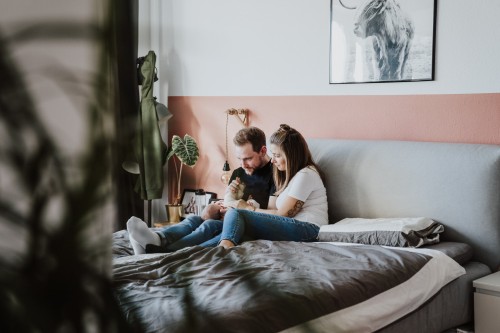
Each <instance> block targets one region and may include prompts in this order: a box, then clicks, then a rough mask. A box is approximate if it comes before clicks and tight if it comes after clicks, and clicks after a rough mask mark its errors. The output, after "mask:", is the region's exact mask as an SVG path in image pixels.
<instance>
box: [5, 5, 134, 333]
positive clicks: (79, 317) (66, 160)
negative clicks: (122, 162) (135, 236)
mask: <svg viewBox="0 0 500 333" xmlns="http://www.w3.org/2000/svg"><path fill="white" fill-rule="evenodd" d="M104 3H105V4H106V5H105V6H104V5H103V6H104V7H106V8H105V10H104V12H105V15H104V19H103V20H102V21H101V22H100V23H88V22H84V23H79V22H68V21H60V22H54V21H51V22H31V23H29V24H28V23H25V24H24V25H23V26H18V27H17V29H16V30H11V31H9V33H8V34H7V33H3V31H1V30H0V73H2V74H1V75H2V80H0V185H1V192H0V239H1V241H0V330H1V331H2V332H51V333H53V332H128V331H131V329H130V328H129V327H128V326H127V324H126V321H125V319H124V318H123V315H122V314H121V311H120V309H119V307H118V304H117V301H116V299H115V296H114V293H113V288H112V283H111V276H110V273H109V266H110V257H109V253H110V234H111V232H110V230H111V228H110V227H109V225H110V223H111V221H110V219H112V218H113V215H114V212H113V211H114V205H113V204H114V202H113V200H114V191H113V186H112V170H113V168H112V166H113V149H114V147H115V145H116V142H115V141H114V140H115V139H114V138H115V128H114V124H115V119H114V117H115V112H116V108H117V105H116V103H115V102H116V100H117V97H116V94H117V93H118V89H116V87H115V86H114V82H115V79H116V78H117V73H116V70H117V69H116V66H115V63H114V60H115V57H116V54H115V52H114V50H115V46H116V45H115V44H116V43H117V42H118V41H117V40H116V35H115V33H116V30H117V29H119V25H120V24H124V23H125V24H126V22H121V21H120V14H119V13H120V9H123V8H124V6H126V4H127V3H130V2H129V1H122V2H120V1H117V0H109V1H105V2H104ZM66 40H67V41H68V42H75V40H77V41H83V42H85V43H90V44H94V45H96V46H97V47H96V49H97V50H98V56H97V58H98V60H96V63H97V64H96V66H95V69H96V70H95V74H94V75H93V76H94V79H93V80H92V81H91V82H84V83H82V82H81V81H82V79H81V78H78V77H75V76H74V75H73V73H72V72H70V71H67V70H65V69H64V67H59V68H54V69H53V70H52V71H50V73H51V75H52V76H53V77H52V79H53V80H54V81H57V82H55V84H56V85H58V86H59V87H60V89H61V91H63V94H64V95H65V96H66V97H67V98H68V99H70V100H71V99H74V98H82V97H83V98H84V99H85V100H86V102H85V104H86V105H87V107H86V109H85V110H84V111H82V110H79V111H81V114H80V115H79V120H80V121H82V122H83V123H84V126H83V128H85V130H86V133H85V134H84V135H83V140H82V141H83V142H82V147H83V148H82V149H81V150H80V151H78V152H77V153H76V154H73V155H71V156H69V155H68V154H67V153H66V152H64V151H63V150H62V149H61V142H59V141H58V140H61V138H60V137H57V136H56V135H55V133H53V131H52V129H50V128H51V127H50V126H48V124H47V121H46V119H43V117H41V116H40V114H41V112H40V103H41V102H43V101H40V100H38V101H37V100H36V99H35V98H34V97H33V94H32V91H31V90H30V89H29V85H28V84H27V80H26V77H25V73H23V72H22V70H21V68H22V66H21V65H20V64H19V63H18V62H17V61H16V59H15V58H14V56H13V51H12V49H13V46H14V45H16V44H17V45H16V46H19V44H23V43H25V44H28V43H48V42H54V41H66ZM131 84H133V80H132V81H131ZM82 85H87V88H88V89H87V90H85V89H80V88H81V86H82ZM82 95H83V96H82ZM56 114H57V113H56ZM52 128H53V127H52ZM71 134H72V133H70V135H71ZM107 231H109V232H107Z"/></svg>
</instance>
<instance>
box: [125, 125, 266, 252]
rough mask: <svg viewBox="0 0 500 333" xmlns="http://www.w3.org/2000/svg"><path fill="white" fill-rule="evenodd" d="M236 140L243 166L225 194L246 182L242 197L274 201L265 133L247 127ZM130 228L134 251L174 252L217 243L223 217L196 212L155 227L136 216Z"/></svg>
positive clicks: (237, 151) (264, 205)
mask: <svg viewBox="0 0 500 333" xmlns="http://www.w3.org/2000/svg"><path fill="white" fill-rule="evenodd" d="M233 143H234V145H235V155H236V157H237V158H238V160H239V161H240V164H241V166H240V167H239V168H237V169H236V170H234V171H233V173H232V175H231V178H230V181H229V185H228V187H227V189H226V196H227V194H234V193H237V191H238V190H239V188H240V185H242V184H244V190H243V197H242V199H244V200H245V201H247V200H255V202H256V203H257V204H258V205H259V207H261V208H267V207H268V206H269V205H271V206H272V205H274V199H273V198H274V197H273V194H274V192H275V186H274V180H273V166H272V163H271V158H270V157H269V156H268V155H267V148H266V135H265V133H264V132H263V131H262V130H261V129H259V128H257V127H245V128H243V129H241V130H239V131H238V132H237V133H236V135H235V137H234V139H233ZM238 199H240V198H238ZM219 204H220V205H221V209H220V213H222V214H224V213H225V211H226V208H225V206H224V205H223V203H222V202H220V203H219ZM127 230H128V232H129V236H130V242H131V244H132V247H133V249H134V253H135V254H141V253H156V252H171V251H176V250H178V249H181V248H184V247H187V246H194V245H201V246H206V247H211V246H215V245H217V242H218V240H217V237H215V236H217V235H218V234H220V232H221V230H222V221H221V220H216V219H208V220H206V221H204V220H203V219H202V218H201V216H197V215H194V216H189V217H187V218H185V219H184V220H183V221H181V222H179V223H178V224H176V225H174V226H171V227H165V228H163V229H160V230H158V231H152V230H151V229H149V228H148V226H147V224H146V223H145V222H144V221H142V220H141V219H139V218H137V217H134V216H133V217H131V218H130V219H129V220H128V222H127Z"/></svg>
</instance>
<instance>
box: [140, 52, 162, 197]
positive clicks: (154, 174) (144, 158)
mask: <svg viewBox="0 0 500 333" xmlns="http://www.w3.org/2000/svg"><path fill="white" fill-rule="evenodd" d="M155 64H156V55H155V53H154V52H153V51H149V53H148V55H147V56H146V57H145V58H144V62H143V63H142V65H141V66H140V67H139V69H140V71H139V72H140V75H142V87H141V103H140V109H139V123H138V128H137V136H136V142H135V145H134V146H135V156H136V159H137V162H138V164H139V179H138V181H137V183H136V186H135V190H136V192H138V193H140V196H141V198H142V199H143V200H151V199H158V198H161V197H162V194H163V185H164V183H163V164H165V161H166V155H167V146H166V144H165V143H164V142H163V140H162V137H161V133H160V128H159V126H158V115H157V113H156V103H155V99H154V97H153V83H154V81H155V78H156V72H155ZM139 82H141V80H139Z"/></svg>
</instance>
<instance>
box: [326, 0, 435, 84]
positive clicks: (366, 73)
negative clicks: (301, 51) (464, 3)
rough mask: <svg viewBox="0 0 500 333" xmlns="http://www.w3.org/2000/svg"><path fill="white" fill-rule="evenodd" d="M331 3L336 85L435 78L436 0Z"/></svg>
mask: <svg viewBox="0 0 500 333" xmlns="http://www.w3.org/2000/svg"><path fill="white" fill-rule="evenodd" d="M330 1H331V2H330V83H363V82H397V81H406V82H408V81H432V80H434V49H435V47H434V46H435V44H434V43H435V41H434V40H435V38H434V37H435V26H436V24H435V23H436V22H435V17H436V0H363V1H362V0H330Z"/></svg>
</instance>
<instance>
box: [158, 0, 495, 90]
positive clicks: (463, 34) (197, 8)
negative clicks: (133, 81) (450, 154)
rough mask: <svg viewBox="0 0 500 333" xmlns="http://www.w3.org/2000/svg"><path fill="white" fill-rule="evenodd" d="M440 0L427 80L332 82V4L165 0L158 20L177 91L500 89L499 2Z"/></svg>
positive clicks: (305, 0) (281, 0)
mask: <svg viewBox="0 0 500 333" xmlns="http://www.w3.org/2000/svg"><path fill="white" fill-rule="evenodd" d="M415 1H418V0H415ZM436 1H437V2H438V6H437V24H436V62H435V80H434V81H426V82H410V83H383V84H381V83H375V84H329V39H330V36H329V29H330V1H329V0H271V1H269V0H253V1H242V0H211V1H203V0H163V1H161V4H157V5H156V6H157V7H156V11H160V12H161V14H160V16H161V19H159V22H154V21H151V24H152V25H153V27H152V28H153V30H155V28H158V29H161V30H162V36H161V41H160V44H161V46H160V49H161V52H160V54H159V58H161V59H160V61H161V63H162V70H165V69H163V67H164V66H166V68H167V69H166V73H167V75H168V78H169V83H170V85H169V86H168V85H166V86H164V87H165V88H168V95H169V96H274V95H285V96H286V95H372V94H373V95H374V94H377V95H394V94H450V93H451V94H457V93H491V92H500V62H499V61H498V60H497V59H500V20H498V13H500V1H498V0H479V1H474V0H436ZM151 2H152V3H153V2H154V1H151Z"/></svg>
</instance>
